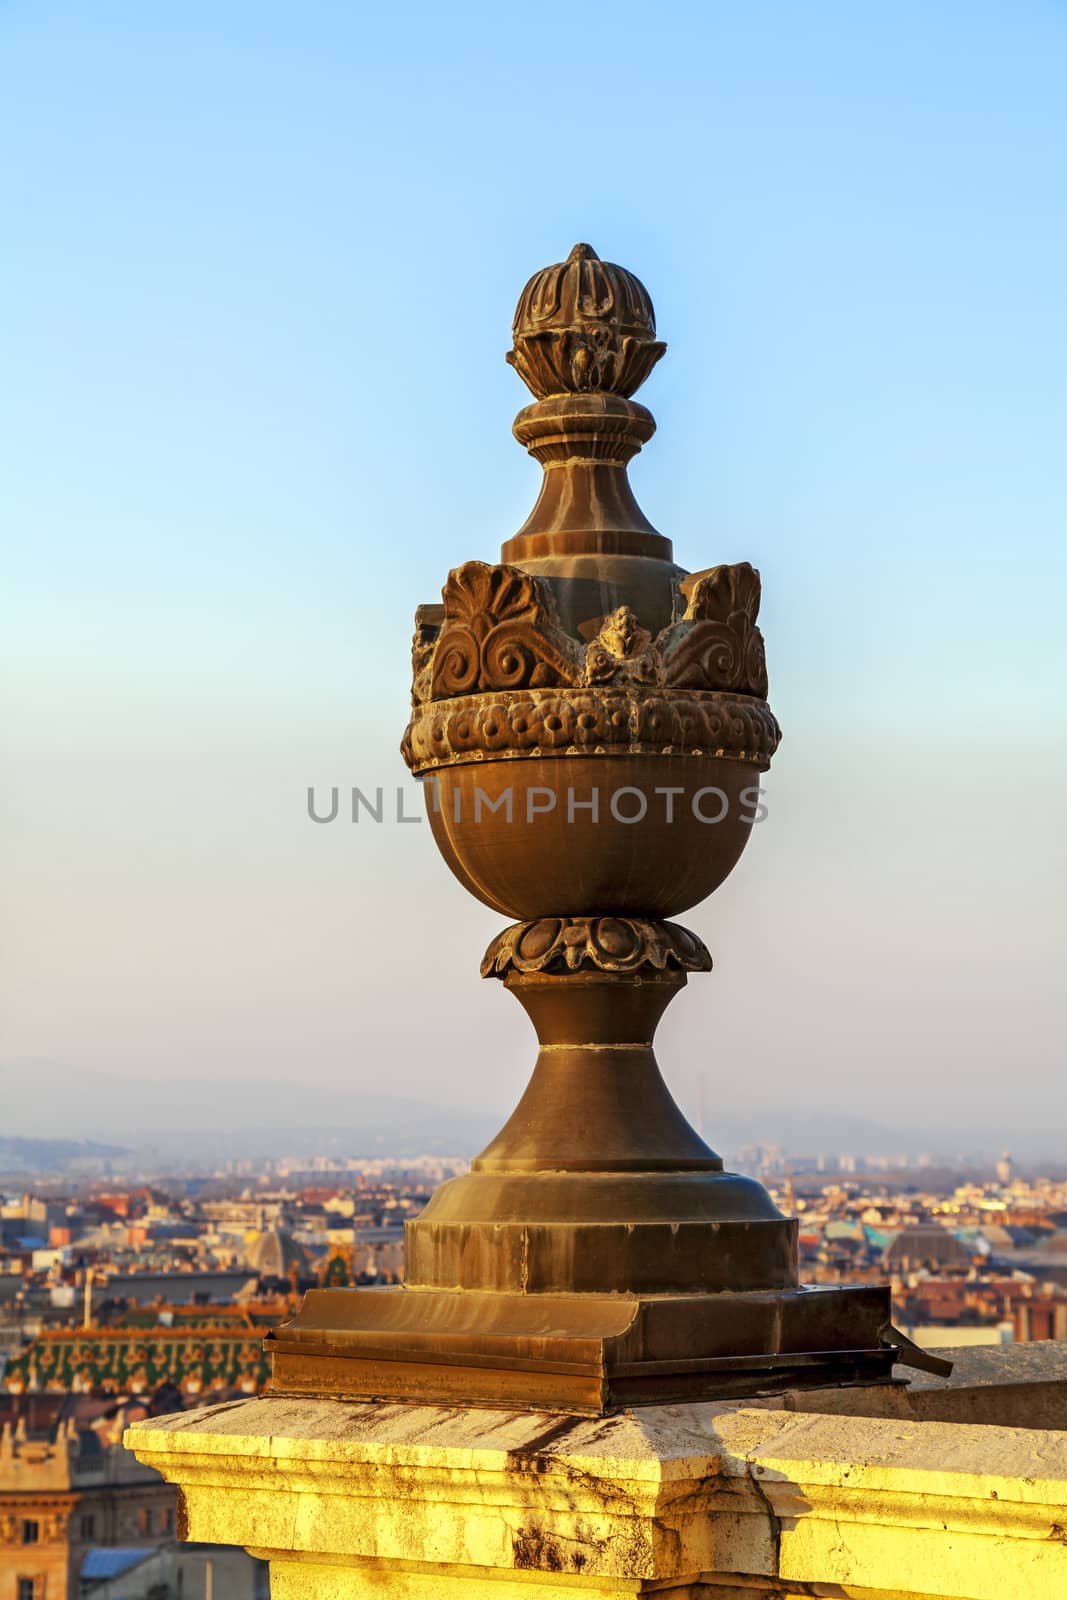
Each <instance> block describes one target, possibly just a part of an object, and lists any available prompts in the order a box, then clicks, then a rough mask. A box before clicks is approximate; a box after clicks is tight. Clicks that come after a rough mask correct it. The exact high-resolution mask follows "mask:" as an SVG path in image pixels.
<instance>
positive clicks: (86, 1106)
mask: <svg viewBox="0 0 1067 1600" xmlns="http://www.w3.org/2000/svg"><path fill="white" fill-rule="evenodd" d="M0 1115H2V1118H3V1127H4V1136H5V1137H8V1131H9V1130H10V1135H11V1136H15V1135H17V1136H18V1137H19V1138H21V1139H23V1140H26V1139H37V1140H46V1141H57V1140H58V1141H62V1140H72V1139H73V1140H100V1141H108V1142H110V1141H117V1142H121V1144H122V1145H124V1146H126V1147H130V1146H132V1147H134V1148H135V1149H136V1150H137V1152H138V1153H140V1152H142V1151H154V1152H157V1153H158V1154H159V1155H160V1156H165V1157H167V1158H168V1159H170V1158H173V1157H181V1156H185V1155H187V1156H188V1157H190V1158H191V1159H198V1160H205V1161H206V1160H211V1161H213V1162H214V1161H225V1160H254V1159H255V1158H257V1157H261V1158H269V1157H277V1156H288V1155H295V1156H307V1157H308V1158H309V1159H311V1158H312V1157H314V1156H315V1155H322V1156H327V1155H338V1154H344V1155H348V1156H374V1155H421V1154H431V1155H432V1154H441V1155H462V1154H466V1153H467V1152H473V1151H476V1150H478V1149H480V1148H481V1146H482V1145H483V1144H486V1143H487V1142H488V1140H489V1139H490V1138H491V1137H492V1135H493V1134H494V1133H495V1132H496V1130H497V1128H498V1127H499V1125H500V1122H501V1120H502V1119H501V1118H500V1117H498V1116H493V1115H484V1114H479V1113H477V1112H475V1113H468V1112H465V1111H462V1110H455V1109H451V1108H448V1107H444V1106H435V1105H427V1104H425V1103H424V1102H420V1101H414V1100H407V1099H404V1098H402V1097H401V1096H399V1095H368V1094H360V1093H359V1092H353V1093H349V1092H346V1091H344V1090H338V1089H331V1088H324V1087H322V1086H321V1085H315V1084H308V1083H305V1082H302V1081H293V1082H291V1083H278V1082H273V1083H272V1082H269V1081H263V1080H260V1079H243V1080H235V1079H226V1078H187V1079H184V1080H182V1081H181V1082H180V1083H175V1082H173V1081H171V1080H160V1079H153V1078H149V1077H148V1076H144V1077H136V1078H131V1077H123V1076H121V1075H120V1074H118V1073H106V1072H96V1071H92V1070H90V1069H88V1068H84V1067H73V1066H70V1065H69V1064H68V1063H66V1062H59V1061H42V1060H36V1059H35V1060H25V1059H24V1060H19V1061H10V1062H6V1063H0Z"/></svg>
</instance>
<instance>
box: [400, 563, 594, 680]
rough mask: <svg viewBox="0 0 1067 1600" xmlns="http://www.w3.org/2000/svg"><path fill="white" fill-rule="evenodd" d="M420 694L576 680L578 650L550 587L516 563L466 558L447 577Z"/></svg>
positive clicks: (579, 655)
mask: <svg viewBox="0 0 1067 1600" xmlns="http://www.w3.org/2000/svg"><path fill="white" fill-rule="evenodd" d="M443 599H444V616H443V620H442V622H441V625H440V632H439V633H438V635H437V639H436V642H435V643H434V646H433V653H432V658H431V661H430V668H429V684H428V697H429V698H430V699H433V700H444V699H448V698H450V697H451V696H453V695H462V694H475V693H478V692H480V691H484V690H487V689H488V690H494V689H495V690H503V689H526V688H550V687H555V686H557V685H574V684H577V683H580V682H581V651H580V648H579V645H578V643H577V641H576V640H574V639H572V638H571V637H570V636H569V635H568V634H566V633H564V632H563V630H562V629H561V628H560V626H559V623H558V620H557V616H556V608H555V603H554V601H553V599H552V593H551V590H549V589H548V587H547V586H546V585H545V584H543V583H540V582H539V581H538V579H537V578H535V577H532V576H531V575H530V574H529V573H527V572H522V571H521V570H520V569H519V568H518V567H509V566H503V565H501V566H494V567H491V566H489V565H487V564H486V563H485V562H484V561H467V562H465V563H464V565H463V566H461V567H456V568H455V569H454V570H453V571H452V572H450V573H449V575H448V582H447V583H446V584H445V588H444V593H443Z"/></svg>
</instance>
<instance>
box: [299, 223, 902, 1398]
mask: <svg viewBox="0 0 1067 1600" xmlns="http://www.w3.org/2000/svg"><path fill="white" fill-rule="evenodd" d="M664 349H665V346H664V345H663V344H662V343H661V342H660V341H659V340H657V338H656V327H655V320H654V317H653V311H652V304H651V301H650V300H649V297H648V294H647V292H646V290H645V288H644V286H643V285H642V284H641V283H640V282H639V281H638V280H637V279H636V278H635V277H634V276H633V275H632V274H631V273H629V272H626V271H624V270H623V269H622V268H620V267H617V266H614V265H612V264H610V263H608V262H604V261H601V260H600V259H599V258H598V257H597V255H596V254H595V252H594V251H593V250H591V249H590V247H589V246H588V245H584V244H581V245H576V246H575V247H574V249H573V250H572V251H571V253H570V255H569V257H568V258H567V260H566V261H565V262H561V263H560V264H558V265H556V266H552V267H548V268H546V269H545V270H544V271H542V272H539V273H537V274H536V275H535V276H534V277H533V278H532V279H531V280H530V282H529V284H527V286H526V288H525V289H524V291H523V294H522V297H521V299H520V301H519V306H518V310H517V312H516V317H515V326H514V348H513V349H512V351H511V352H510V354H509V356H508V360H509V361H510V362H511V364H512V365H513V366H514V367H515V369H516V371H517V372H518V373H519V375H520V376H521V377H522V379H523V381H524V382H525V383H526V384H527V386H528V387H529V388H530V389H531V391H532V392H533V394H534V396H535V399H534V403H533V404H532V405H528V406H527V407H526V408H525V409H524V410H523V411H521V412H520V413H519V416H518V418H517V419H516V422H515V428H514V431H515V435H516V437H517V438H518V439H519V441H520V442H521V443H522V444H524V445H525V446H526V448H527V449H528V450H529V451H530V453H531V454H532V455H533V456H534V457H535V458H536V459H537V460H538V461H539V462H540V463H541V464H542V466H543V468H544V481H543V485H542V489H541V494H540V497H539V498H538V501H537V504H536V506H535V507H534V510H533V512H532V513H531V515H530V517H529V519H528V521H527V522H526V524H525V526H524V527H523V528H522V529H521V530H520V531H519V532H518V533H517V534H516V535H515V536H514V537H513V538H511V539H509V540H508V541H507V542H506V543H505V544H504V547H503V550H502V560H501V563H500V564H499V565H497V566H490V565H486V564H485V563H483V562H480V561H469V562H467V563H466V564H465V565H464V566H461V567H458V568H456V569H455V571H453V572H451V573H450V574H449V576H448V580H447V582H446V584H445V588H444V592H443V604H442V605H428V606H423V607H421V608H420V609H419V611H418V614H417V617H416V631H415V641H414V648H413V677H414V683H413V694H412V702H413V704H412V713H411V721H410V723H409V725H408V729H407V732H406V734H405V736H404V743H403V750H404V755H405V758H406V760H407V762H408V764H409V766H410V767H411V769H412V770H413V771H414V772H415V773H417V774H418V775H419V776H420V777H422V778H425V779H427V780H428V781H432V783H433V785H434V804H433V805H432V806H431V808H430V816H431V821H432V825H433V831H434V837H435V839H436V841H437V844H438V847H439V849H440V851H441V854H442V855H443V856H444V858H445V860H446V862H447V863H448V865H449V867H450V868H451V869H452V871H453V872H454V873H455V875H456V877H457V878H458V879H459V880H460V882H461V883H462V884H463V885H464V887H465V888H467V889H468V890H469V891H470V892H471V893H472V894H473V895H476V896H477V897H478V898H479V899H480V900H482V901H484V902H485V904H486V905H489V906H492V907H493V908H494V910H497V911H500V912H502V913H504V914H505V915H506V916H509V917H511V918H514V919H516V921H515V922H514V924H513V925H512V926H510V927H508V928H507V929H506V930H505V931H504V932H502V933H501V934H500V935H499V936H498V937H497V938H496V939H495V940H494V942H493V944H492V945H491V946H490V948H489V950H488V952H487V954H486V956H485V960H484V962H483V964H482V973H483V975H484V976H486V977H495V978H499V979H502V980H503V982H504V984H505V987H506V988H508V989H509V990H510V991H511V992H512V993H513V994H514V995H515V997H516V998H517V999H518V1000H519V1002H520V1004H521V1005H522V1006H523V1007H524V1009H525V1010H526V1012H527V1014H528V1016H529V1017H530V1020H531V1021H532V1023H533V1025H534V1028H535V1030H536V1033H537V1037H538V1040H539V1042H540V1047H541V1048H540V1053H539V1056H538V1060H537V1065H536V1067H535V1070H534V1073H533V1077H532V1079H531V1081H530V1084H529V1087H528V1088H527V1090H526V1093H525V1094H524V1095H523V1098H522V1100H521V1102H520V1104H519V1106H518V1108H517V1109H516V1111H515V1112H514V1114H513V1116H512V1117H511V1119H510V1120H509V1122H508V1123H507V1125H506V1126H505V1127H504V1128H503V1130H502V1131H501V1132H500V1133H499V1134H498V1135H497V1137H496V1138H495V1139H494V1140H493V1141H492V1143H491V1144H490V1145H489V1146H488V1147H487V1148H486V1149H485V1150H484V1151H483V1152H482V1154H481V1155H480V1156H479V1157H478V1158H477V1159H476V1160H475V1161H474V1162H473V1164H472V1169H471V1171H470V1173H469V1174H467V1175H466V1176H464V1177H461V1178H455V1179H452V1180H451V1181H450V1182H448V1183H445V1184H443V1185H442V1186H441V1187H440V1188H439V1189H438V1190H437V1192H436V1193H435V1194H434V1196H433V1198H432V1200H431V1201H430V1203H429V1205H428V1206H427V1207H426V1209H425V1211H424V1212H423V1213H422V1215H421V1216H419V1217H418V1218H416V1219H415V1220H414V1221H412V1222H409V1223H408V1224H407V1230H406V1244H405V1249H406V1261H407V1272H406V1285H405V1287H404V1288H403V1289H395V1290H357V1291H351V1290H343V1289H334V1290H315V1291H312V1292H311V1293H309V1294H308V1295H307V1297H306V1299H305V1301H304V1304H303V1306H302V1308H301V1310H300V1313H299V1315H298V1316H297V1317H296V1319H295V1320H294V1321H293V1322H291V1323H289V1324H288V1325H286V1326H285V1327H283V1328H280V1329H278V1330H277V1331H276V1332H275V1333H273V1334H271V1335H270V1336H269V1343H270V1346H271V1348H272V1349H273V1352H274V1373H275V1390H276V1392H280V1393H308V1392H313V1393H319V1394H335V1395H345V1396H351V1397H360V1398H393V1399H411V1400H414V1399H419V1400H427V1401H437V1402H451V1403H455V1402H460V1403H463V1402H466V1403H471V1404H480V1405H486V1404H493V1405H504V1406H509V1407H516V1406H518V1407H531V1408H538V1409H558V1410H565V1411H574V1412H592V1413H598V1412H603V1411H608V1410H611V1409H613V1408H615V1407H618V1406H620V1405H623V1404H633V1403H635V1402H642V1401H662V1400H668V1399H682V1398H695V1397H714V1396H730V1395H745V1394H753V1393H758V1392H765V1391H770V1390H774V1389H781V1388H783V1387H786V1386H795V1385H798V1384H808V1385H810V1384H825V1383H828V1382H879V1381H885V1380H886V1379H887V1378H888V1377H889V1375H890V1370H891V1367H892V1364H893V1362H894V1360H895V1359H896V1358H897V1357H898V1355H899V1351H898V1349H897V1348H896V1347H895V1344H894V1343H891V1342H890V1340H891V1337H892V1335H891V1331H890V1329H889V1320H890V1306H889V1291H888V1288H883V1287H874V1288H867V1287H863V1288H852V1287H832V1288H813V1287H800V1286H799V1285H798V1281H797V1238H796V1230H797V1224H796V1222H795V1221H793V1220H790V1219H787V1218H785V1217H783V1216H782V1214H781V1213H780V1212H779V1211H778V1209H777V1208H776V1206H775V1205H774V1203H773V1201H772V1200H771V1198H770V1196H769V1194H768V1193H767V1191H766V1190H765V1189H764V1188H763V1187H762V1186H761V1185H760V1184H758V1183H756V1182H755V1181H753V1180H752V1179H750V1178H745V1177H740V1176H738V1175H737V1174H734V1173H729V1172H724V1171H723V1163H722V1161H721V1159H720V1158H719V1156H717V1155H716V1154H715V1152H714V1151H713V1150H712V1149H710V1148H709V1147H708V1145H706V1144H705V1143H704V1141H703V1140H702V1139H701V1138H700V1137H699V1135H698V1134H697V1133H696V1132H695V1131H694V1130H693V1128H691V1127H690V1126H689V1124H688V1122H687V1121H686V1119H685V1117H684V1116H683V1115H682V1113H681V1111H680V1110H679V1109H678V1107H677V1105H676V1104H675V1102H674V1100H673V1099H672V1098H671V1095H670V1092H669V1090H668V1088H667V1086H666V1084H665V1083H664V1080H663V1078H662V1076H661V1075H660V1071H659V1067H658V1065H657V1063H656V1058H655V1055H654V1053H653V1048H652V1041H653V1035H654V1033H655V1029H656V1025H657V1023H658V1021H659V1019H660V1017H661V1016H662V1014H663V1012H664V1010H665V1008H666V1006H667V1005H668V1004H669V1003H670V1001H671V1000H672V999H673V998H674V996H675V995H676V994H677V993H678V991H679V990H680V989H682V988H684V986H685V984H686V982H687V980H688V976H689V974H690V973H691V972H706V971H707V970H708V969H709V968H710V967H711V958H710V956H709V954H708V952H707V950H706V949H705V947H704V945H703V944H702V943H701V941H700V940H699V939H698V938H697V937H696V936H695V935H694V934H692V933H689V932H688V931H687V930H686V929H684V928H682V927H680V926H678V925H677V924H676V923H674V922H673V921H671V920H668V919H671V918H673V917H675V916H677V915H678V914H680V913H681V912H684V911H685V910H686V909H687V908H689V907H691V906H693V905H696V904H697V903H698V902H699V901H701V900H703V899H704V898H705V896H707V895H709V894H711V893H712V892H713V891H714V890H715V889H716V888H718V886H719V885H720V884H721V883H722V881H723V879H724V878H725V877H726V876H727V874H728V873H729V872H730V871H731V870H732V868H733V867H734V866H735V864H736V862H737V861H738V859H739V857H740V855H741V852H742V851H743V850H744V848H745V845H746V844H747V842H748V840H749V838H750V836H751V832H752V820H753V817H754V815H755V807H756V804H757V803H758V792H757V791H758V784H759V779H760V775H761V774H762V773H763V772H764V771H766V769H767V767H768V766H769V764H770V760H771V757H772V756H773V754H774V752H775V749H776V748H777V745H778V741H779V738H780V733H779V728H778V724H777V722H776V720H775V717H774V715H773V713H772V711H771V709H770V707H769V705H768V704H767V699H766V695H767V671H766V664H765V659H764V651H763V639H762V636H761V634H760V630H759V628H758V626H757V622H756V619H757V615H758V611H759V602H760V580H759V574H758V573H757V572H756V571H755V570H754V569H753V568H752V567H751V566H749V565H748V564H747V563H741V564H739V565H736V566H721V567H713V568H710V569H708V570H706V571H703V572H698V573H686V572H684V571H683V570H682V569H681V568H680V567H678V566H676V565H675V564H674V561H673V558H672V550H671V543H670V541H669V540H668V539H666V538H664V536H663V535H662V534H660V533H658V532H657V531H656V529H655V528H653V527H652V525H651V524H650V523H649V522H648V520H647V518H646V517H645V516H644V514H643V512H642V511H641V510H640V508H639V506H638V505H637V502H636V501H635V499H634V496H633V493H632V491H631V488H630V484H629V481H628V478H627V463H628V462H629V461H630V460H631V459H632V458H633V456H634V455H635V454H636V453H637V451H638V450H639V449H640V448H641V446H642V445H643V444H644V443H646V442H647V441H648V440H649V439H650V438H651V437H652V434H653V432H654V429H655V423H654V422H653V419H652V416H651V414H650V413H649V412H648V411H647V410H646V409H645V408H644V407H643V406H641V405H638V404H637V403H636V402H635V401H634V400H633V399H632V398H631V397H632V395H633V394H634V392H635V390H636V389H637V388H638V387H639V386H640V384H641V383H642V382H643V381H644V379H645V378H646V377H647V376H648V374H649V372H650V371H651V369H652V367H653V366H654V365H655V363H656V362H657V361H658V360H659V358H660V357H661V356H662V354H663V352H664ZM469 1047H470V1049H471V1050H473V1051H477V1049H478V1043H477V1030H476V1027H473V1026H472V1032H471V1040H470V1046H469Z"/></svg>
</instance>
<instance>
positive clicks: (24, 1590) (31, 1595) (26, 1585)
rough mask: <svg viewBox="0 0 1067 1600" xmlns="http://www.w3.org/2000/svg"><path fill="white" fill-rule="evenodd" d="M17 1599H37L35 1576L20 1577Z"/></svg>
mask: <svg viewBox="0 0 1067 1600" xmlns="http://www.w3.org/2000/svg"><path fill="white" fill-rule="evenodd" d="M18 1600H37V1580H36V1578H20V1579H19V1588H18Z"/></svg>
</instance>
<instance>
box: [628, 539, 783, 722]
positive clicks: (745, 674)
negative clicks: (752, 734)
mask: <svg viewBox="0 0 1067 1600" xmlns="http://www.w3.org/2000/svg"><path fill="white" fill-rule="evenodd" d="M682 592H683V595H684V596H685V598H686V600H687V602H688V603H687V605H686V611H685V616H684V617H683V618H682V619H681V621H679V622H674V623H672V624H671V626H670V627H669V628H665V629H664V631H663V632H662V633H661V634H660V635H659V637H658V639H657V640H656V644H657V647H658V648H659V650H660V652H661V654H662V656H663V663H664V669H665V672H666V681H667V683H668V684H669V685H670V686H671V687H672V688H678V689H733V690H735V691H736V692H738V693H740V694H751V695H755V696H757V697H758V698H759V699H765V698H766V695H767V662H766V657H765V654H764V649H763V635H762V634H761V633H760V630H759V628H758V627H757V626H756V618H757V616H758V615H759V604H760V576H759V573H758V572H757V571H756V569H755V567H753V566H750V564H749V563H748V562H747V561H741V562H738V563H737V564H736V565H734V566H722V567H712V568H710V569H709V570H708V571H707V572H698V573H693V574H691V575H690V576H689V577H688V578H687V579H686V580H685V582H684V583H683V585H682Z"/></svg>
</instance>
